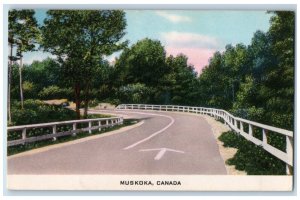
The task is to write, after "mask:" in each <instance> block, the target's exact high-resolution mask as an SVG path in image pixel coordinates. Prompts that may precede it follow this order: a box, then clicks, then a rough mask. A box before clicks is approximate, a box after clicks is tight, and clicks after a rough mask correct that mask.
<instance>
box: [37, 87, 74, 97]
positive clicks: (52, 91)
mask: <svg viewBox="0 0 300 200" xmlns="http://www.w3.org/2000/svg"><path fill="white" fill-rule="evenodd" d="M72 92H73V91H72V89H71V88H60V87H58V86H56V85H51V86H49V87H45V88H43V89H42V91H40V92H39V94H38V96H39V98H41V99H63V98H68V99H70V97H72Z"/></svg>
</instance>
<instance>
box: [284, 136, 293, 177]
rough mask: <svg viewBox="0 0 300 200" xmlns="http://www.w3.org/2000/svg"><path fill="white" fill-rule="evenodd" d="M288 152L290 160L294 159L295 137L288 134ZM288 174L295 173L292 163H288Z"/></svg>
mask: <svg viewBox="0 0 300 200" xmlns="http://www.w3.org/2000/svg"><path fill="white" fill-rule="evenodd" d="M286 154H287V156H288V159H289V160H290V161H292V160H293V138H291V137H289V136H286ZM286 174H287V175H292V174H293V167H292V166H290V165H288V164H287V165H286Z"/></svg>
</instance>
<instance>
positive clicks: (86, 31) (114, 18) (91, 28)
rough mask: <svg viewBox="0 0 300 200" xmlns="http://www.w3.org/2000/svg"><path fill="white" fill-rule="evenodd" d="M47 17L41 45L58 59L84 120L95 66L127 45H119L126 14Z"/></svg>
mask: <svg viewBox="0 0 300 200" xmlns="http://www.w3.org/2000/svg"><path fill="white" fill-rule="evenodd" d="M47 14H48V16H47V18H46V19H45V21H44V24H45V25H44V26H43V27H42V33H43V37H44V40H43V44H42V46H43V48H44V49H45V50H46V51H48V52H50V53H52V54H54V55H56V56H57V60H58V61H59V62H60V63H61V65H62V67H63V70H64V77H65V78H66V79H67V80H68V82H69V83H70V84H72V85H73V87H74V93H75V95H74V96H75V103H76V112H77V117H78V118H80V112H79V108H80V103H81V101H82V100H83V101H84V103H85V110H84V115H85V117H86V116H87V108H88V102H89V98H90V97H89V95H90V94H89V93H90V89H91V84H92V81H93V80H94V79H95V76H94V75H95V73H94V70H95V66H97V65H99V64H100V61H101V60H102V57H103V55H110V54H112V53H113V52H114V51H118V50H120V49H122V48H124V46H126V44H127V42H120V39H121V38H122V37H123V36H124V35H125V27H126V21H125V13H124V12H123V11H117V10H50V11H48V12H47ZM81 91H83V95H82V94H81Z"/></svg>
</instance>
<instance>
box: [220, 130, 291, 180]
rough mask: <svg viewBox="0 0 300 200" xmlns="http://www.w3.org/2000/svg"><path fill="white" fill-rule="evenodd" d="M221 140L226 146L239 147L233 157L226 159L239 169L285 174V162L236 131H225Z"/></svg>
mask: <svg viewBox="0 0 300 200" xmlns="http://www.w3.org/2000/svg"><path fill="white" fill-rule="evenodd" d="M219 140H220V141H222V142H223V143H224V146H225V147H233V148H237V149H238V151H237V153H236V154H235V155H234V157H233V158H230V159H228V160H227V161H226V163H227V164H229V165H235V168H236V169H237V170H242V171H246V172H247V174H248V175H284V174H285V173H286V171H285V166H286V165H285V163H284V162H283V161H281V160H279V159H277V158H276V157H274V156H273V155H271V154H269V153H268V152H266V151H265V150H264V149H263V148H262V147H260V146H256V145H255V144H253V143H252V142H250V141H247V140H246V139H245V138H243V137H242V136H238V135H237V134H236V133H234V132H231V131H229V132H225V133H223V134H222V135H221V136H220V137H219Z"/></svg>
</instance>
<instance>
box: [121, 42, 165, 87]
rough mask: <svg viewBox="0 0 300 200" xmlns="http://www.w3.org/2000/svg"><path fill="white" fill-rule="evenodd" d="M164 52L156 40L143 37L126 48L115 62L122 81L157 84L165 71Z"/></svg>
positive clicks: (147, 84) (149, 84)
mask: <svg viewBox="0 0 300 200" xmlns="http://www.w3.org/2000/svg"><path fill="white" fill-rule="evenodd" d="M165 59H166V52H165V49H164V47H163V46H162V45H161V43H160V41H158V40H151V39H148V38H146V39H143V40H140V41H138V42H137V43H136V44H134V45H132V47H131V48H129V49H126V50H125V51H124V52H123V53H122V54H121V56H120V58H119V59H118V60H117V62H116V68H117V70H118V71H119V72H120V79H121V80H122V81H123V83H127V84H128V83H144V84H145V85H146V86H150V87H151V86H157V84H158V83H159V82H160V79H161V77H162V76H163V75H164V74H165V73H166V72H167V67H166V65H165Z"/></svg>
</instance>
